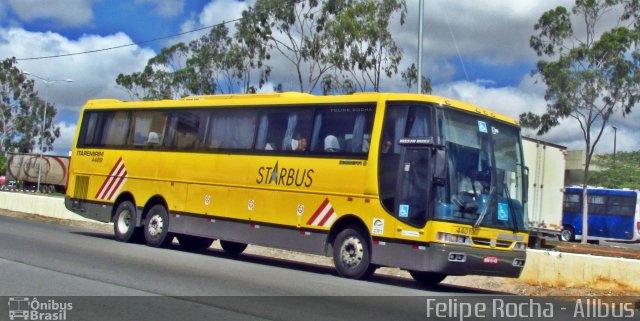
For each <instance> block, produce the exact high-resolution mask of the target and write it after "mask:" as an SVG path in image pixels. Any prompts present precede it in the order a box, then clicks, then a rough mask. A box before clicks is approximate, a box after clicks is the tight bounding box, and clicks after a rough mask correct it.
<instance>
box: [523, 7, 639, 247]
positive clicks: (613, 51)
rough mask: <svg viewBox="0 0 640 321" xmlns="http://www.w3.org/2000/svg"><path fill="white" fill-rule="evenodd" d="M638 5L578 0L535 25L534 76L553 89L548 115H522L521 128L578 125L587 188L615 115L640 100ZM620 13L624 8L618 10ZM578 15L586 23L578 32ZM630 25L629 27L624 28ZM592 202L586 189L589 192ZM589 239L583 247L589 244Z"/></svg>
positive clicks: (532, 41)
mask: <svg viewBox="0 0 640 321" xmlns="http://www.w3.org/2000/svg"><path fill="white" fill-rule="evenodd" d="M637 8H638V0H606V1H597V0H576V2H575V5H574V6H573V8H572V10H571V11H568V10H567V9H566V8H564V7H557V8H556V9H553V10H550V11H547V12H545V13H544V14H543V15H542V16H541V17H540V19H539V20H538V23H536V25H535V26H534V29H535V31H536V32H537V34H535V35H534V36H532V37H531V39H530V45H531V47H532V48H533V49H534V50H535V51H536V53H537V54H538V56H547V57H548V58H549V59H550V60H540V61H539V62H538V64H537V68H536V70H535V71H534V74H535V75H537V76H538V77H540V79H541V80H542V81H543V82H544V83H545V84H546V85H547V89H546V93H545V99H546V100H547V102H548V104H547V110H546V112H545V113H544V114H542V115H536V114H533V113H531V112H528V113H523V114H521V115H520V121H521V123H522V124H523V125H524V126H526V127H530V128H536V129H538V134H543V133H545V132H547V131H549V130H550V129H551V128H552V127H554V126H557V125H558V124H559V122H560V120H561V119H564V118H573V119H575V120H577V121H578V123H579V124H580V128H581V130H582V135H583V139H584V143H585V150H586V160H585V168H584V174H583V180H582V181H583V186H585V187H586V185H587V184H588V182H589V166H590V164H591V159H592V156H593V152H594V150H595V147H596V145H597V144H598V142H599V141H600V138H601V136H602V132H603V130H604V128H605V126H606V124H607V122H608V121H609V118H610V117H611V115H613V114H614V113H615V112H622V113H623V114H627V113H629V112H631V110H632V108H633V107H634V106H635V105H636V104H637V102H638V100H639V99H640V88H639V86H640V73H639V68H640V52H639V51H638V42H639V40H640V38H639V37H640V30H638V11H633V10H636V9H637ZM616 9H620V11H617V10H616ZM615 12H623V14H622V15H621V16H620V17H619V21H620V23H619V24H618V25H617V26H616V27H613V28H611V29H608V30H601V29H600V27H601V26H600V24H599V22H602V20H603V18H604V17H605V15H607V14H610V13H615ZM572 16H574V17H575V18H576V19H575V20H574V21H580V22H581V23H584V24H585V25H584V28H585V31H584V32H579V33H578V32H574V27H573V25H572ZM625 22H626V23H627V24H626V25H623V24H622V23H625ZM584 194H585V195H584V196H585V197H584V199H585V200H586V199H587V198H586V188H585V192H584ZM587 213H588V205H587V202H584V203H583V223H582V230H583V231H582V233H583V236H586V235H588V230H587ZM586 241H587V238H586V237H583V238H582V242H583V243H586Z"/></svg>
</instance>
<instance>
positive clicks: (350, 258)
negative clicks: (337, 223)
mask: <svg viewBox="0 0 640 321" xmlns="http://www.w3.org/2000/svg"><path fill="white" fill-rule="evenodd" d="M333 263H334V265H335V267H336V271H337V272H338V274H339V275H340V276H342V277H345V278H349V279H364V278H367V277H369V276H371V275H372V274H373V272H375V269H376V266H374V265H372V264H371V252H370V250H369V246H368V244H367V241H366V239H365V238H364V236H362V234H361V233H360V232H359V231H358V230H356V229H353V228H347V229H345V230H343V231H341V232H340V233H338V235H337V236H336V239H335V241H334V243H333Z"/></svg>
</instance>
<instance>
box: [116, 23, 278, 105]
mask: <svg viewBox="0 0 640 321" xmlns="http://www.w3.org/2000/svg"><path fill="white" fill-rule="evenodd" d="M236 26H239V24H236ZM265 52H266V50H265V48H264V47H263V46H262V43H261V42H259V41H256V40H255V36H252V35H251V33H250V32H249V30H245V29H239V31H238V33H237V34H236V35H235V37H231V36H230V35H229V29H228V28H227V27H226V26H225V25H224V24H220V25H218V26H216V27H214V28H212V29H211V31H210V32H209V33H208V34H206V35H204V36H202V37H200V38H198V39H196V40H193V41H191V42H189V43H188V44H185V43H182V42H180V43H177V44H175V45H173V46H171V47H168V48H163V49H162V50H161V51H160V53H159V54H158V55H157V56H155V57H153V58H151V59H149V61H148V62H147V65H146V66H145V68H144V69H143V70H142V71H140V72H134V73H132V74H128V75H125V74H120V75H118V77H117V78H116V83H117V84H118V85H119V86H121V87H123V88H124V89H125V90H126V91H127V92H128V93H129V95H130V96H131V97H132V98H135V99H142V100H155V99H171V98H179V97H184V96H188V95H210V94H216V93H224V94H230V93H235V92H238V91H241V92H245V93H247V92H256V91H257V89H258V88H260V87H262V85H264V83H265V82H266V81H267V79H268V77H269V74H270V68H269V67H268V66H266V65H264V64H263V61H264V60H265V59H268V57H267V55H266V54H265ZM254 73H258V74H259V75H258V77H257V78H258V81H257V86H256V84H255V83H254V81H253V78H252V77H251V76H252V75H253V74H254Z"/></svg>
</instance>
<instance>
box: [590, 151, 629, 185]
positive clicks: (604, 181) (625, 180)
mask: <svg viewBox="0 0 640 321" xmlns="http://www.w3.org/2000/svg"><path fill="white" fill-rule="evenodd" d="M593 164H594V165H596V166H598V168H599V170H598V171H592V172H591V173H590V174H589V185H592V186H602V187H607V188H631V189H639V190H640V151H635V152H617V153H616V155H615V156H614V155H613V154H605V155H598V156H597V157H594V160H593Z"/></svg>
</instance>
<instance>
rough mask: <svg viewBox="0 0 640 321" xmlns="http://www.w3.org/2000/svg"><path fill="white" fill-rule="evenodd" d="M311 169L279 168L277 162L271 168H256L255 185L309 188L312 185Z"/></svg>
mask: <svg viewBox="0 0 640 321" xmlns="http://www.w3.org/2000/svg"><path fill="white" fill-rule="evenodd" d="M312 174H313V169H300V168H285V167H282V168H280V167H279V166H278V162H276V164H275V165H274V166H272V167H270V166H262V167H260V168H258V178H257V179H256V183H258V184H265V185H272V184H274V185H284V186H293V185H295V186H297V187H301V186H304V187H310V186H311V184H313V177H312Z"/></svg>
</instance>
